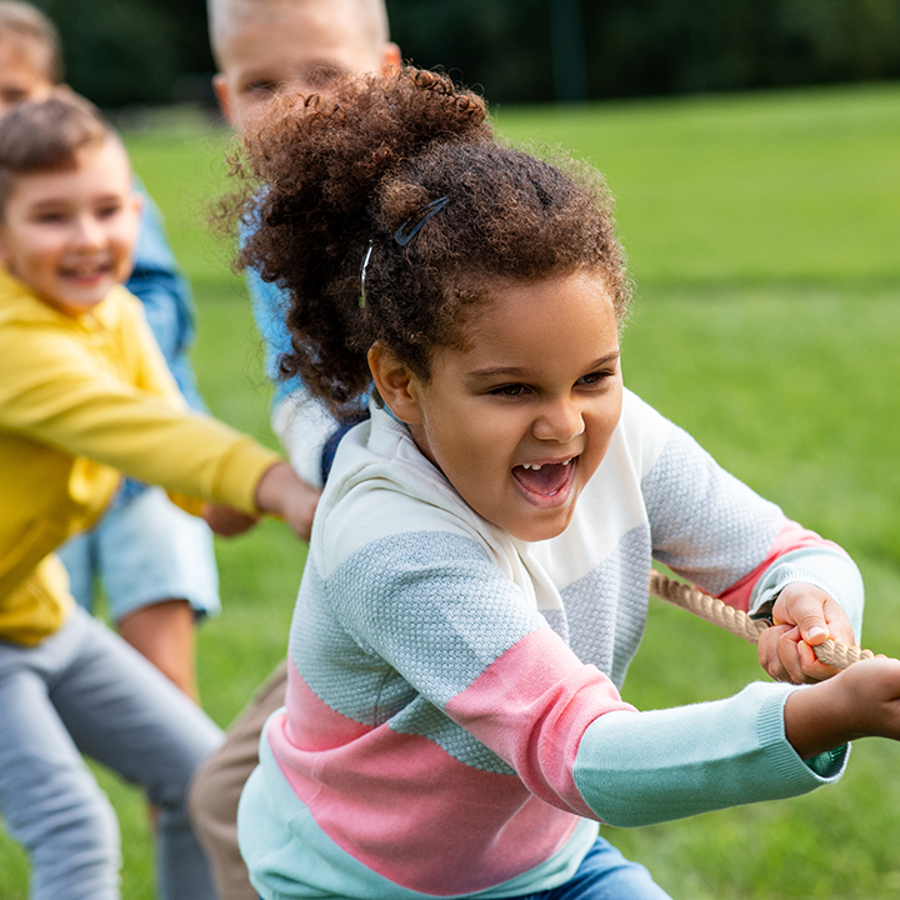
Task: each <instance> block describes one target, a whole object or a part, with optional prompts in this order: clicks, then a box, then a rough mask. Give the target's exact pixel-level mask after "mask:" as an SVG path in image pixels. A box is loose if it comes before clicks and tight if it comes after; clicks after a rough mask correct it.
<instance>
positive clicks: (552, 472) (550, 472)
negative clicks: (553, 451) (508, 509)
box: [512, 457, 578, 498]
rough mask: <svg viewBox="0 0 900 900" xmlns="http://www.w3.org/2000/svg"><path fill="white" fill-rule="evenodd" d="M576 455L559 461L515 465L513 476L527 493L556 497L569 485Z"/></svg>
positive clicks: (575, 463) (573, 471)
mask: <svg viewBox="0 0 900 900" xmlns="http://www.w3.org/2000/svg"><path fill="white" fill-rule="evenodd" d="M577 459H578V457H572V458H571V459H567V460H565V461H563V462H559V463H543V464H537V463H526V464H525V465H521V466H515V467H514V468H513V470H512V474H513V478H515V479H516V481H517V482H518V483H519V486H520V487H522V488H523V489H524V490H525V491H526V492H527V493H528V494H534V495H536V496H538V497H545V498H551V497H556V496H557V495H558V494H559V493H560V492H561V491H563V490H564V488H565V487H566V486H567V485H569V484H570V483H571V481H572V478H573V476H574V474H575V467H576V465H577Z"/></svg>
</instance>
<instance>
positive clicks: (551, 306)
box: [239, 70, 900, 900]
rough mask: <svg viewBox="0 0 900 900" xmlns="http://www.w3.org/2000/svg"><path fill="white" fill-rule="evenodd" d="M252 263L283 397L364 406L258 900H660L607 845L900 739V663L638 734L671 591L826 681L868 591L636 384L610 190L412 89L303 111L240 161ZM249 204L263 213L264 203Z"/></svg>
mask: <svg viewBox="0 0 900 900" xmlns="http://www.w3.org/2000/svg"><path fill="white" fill-rule="evenodd" d="M247 148H248V163H249V169H248V172H249V174H250V175H252V178H251V179H250V183H249V185H248V192H247V194H246V197H245V200H244V205H243V207H242V209H243V215H244V221H245V222H250V223H256V226H257V227H256V229H255V231H254V232H253V234H252V236H251V237H250V239H249V241H248V243H247V244H246V246H245V250H244V251H243V254H242V263H243V264H245V265H251V266H255V267H258V268H259V270H260V271H261V273H262V276H263V278H265V279H268V280H270V281H274V282H276V283H277V284H278V285H279V286H281V287H283V288H285V289H287V290H288V291H289V292H290V296H291V309H290V312H289V315H288V323H289V326H290V327H291V329H292V335H293V337H292V343H293V352H292V353H291V354H289V355H288V356H286V357H285V358H284V359H283V360H282V371H283V373H284V374H285V375H287V376H290V375H293V374H296V373H299V374H300V375H301V376H302V378H303V380H304V383H305V384H307V385H308V386H309V388H310V389H311V390H312V391H314V392H315V393H316V394H317V395H318V396H319V397H321V398H322V400H324V401H325V402H326V403H327V404H328V405H329V406H330V407H331V408H332V409H333V410H334V411H335V412H338V413H339V412H341V410H342V409H348V408H352V406H353V404H354V403H356V402H358V400H359V398H360V396H361V395H364V394H366V393H367V392H369V391H371V390H372V389H373V388H374V395H373V396H374V400H373V402H372V403H371V419H370V421H368V422H366V423H364V424H360V425H358V426H357V427H356V428H354V429H353V430H352V431H350V432H349V434H348V435H347V436H346V437H345V438H344V440H343V442H342V443H341V445H340V447H339V448H338V452H337V455H336V458H335V462H334V468H333V470H332V473H331V476H330V478H329V481H328V483H327V485H326V488H325V491H324V494H323V497H322V499H321V502H320V505H319V507H318V511H317V514H316V519H315V521H314V525H313V535H312V543H311V552H310V558H309V563H308V565H307V569H306V572H305V575H304V578H303V582H302V584H301V587H300V593H299V597H298V600H297V605H296V610H295V615H294V621H293V625H292V629H291V635H290V643H289V659H288V664H289V681H288V691H287V698H286V707H285V708H284V709H283V710H281V711H279V712H277V713H275V714H274V715H273V716H272V717H271V718H270V719H269V721H268V723H267V725H266V728H265V730H264V733H263V739H262V742H261V748H260V759H261V764H260V766H259V768H257V770H256V771H255V772H254V774H253V776H252V777H251V779H250V781H249V782H248V785H247V787H246V789H245V791H244V794H243V797H242V801H241V808H240V813H239V833H240V839H241V849H242V852H243V854H244V856H245V858H246V860H247V861H248V864H249V868H250V871H251V875H252V879H253V883H254V885H255V886H256V887H257V889H258V890H259V891H260V893H261V895H262V896H263V897H264V898H266V900H272V898H276V897H277V898H287V897H298V898H299V897H317V898H322V897H335V898H337V897H341V898H365V900H375V898H378V900H385V898H398V900H400V898H403V900H408V898H415V897H424V896H448V897H450V896H452V897H460V896H466V897H468V896H477V897H479V898H506V897H522V896H526V895H533V894H536V893H539V892H550V893H549V894H548V896H550V895H552V896H554V897H561V896H563V893H564V894H565V896H593V897H604V898H607V897H608V898H630V900H634V898H641V900H643V898H661V897H664V896H665V894H664V893H663V892H662V891H661V890H660V888H658V887H657V886H656V885H655V884H654V883H653V881H652V880H651V879H650V877H649V875H648V874H647V873H646V871H645V870H644V869H642V868H641V867H639V866H636V865H634V864H631V863H629V862H627V861H625V860H624V859H623V858H622V857H621V856H620V855H619V854H618V852H617V851H615V850H614V849H613V848H612V847H611V846H610V845H609V844H608V843H607V842H606V841H604V840H602V839H599V838H598V836H597V821H598V820H599V821H604V822H608V823H611V824H614V825H639V824H643V823H649V822H657V821H661V820H665V819H672V818H676V817H679V816H687V815H692V814H695V813H699V812H702V811H705V810H711V809H716V808H720V807H724V806H728V805H732V804H740V803H747V802H750V801H755V800H763V799H767V798H775V797H786V796H791V795H795V794H799V793H802V792H805V791H808V790H811V789H813V788H815V787H817V786H819V785H821V784H824V783H827V782H831V781H833V780H835V779H836V778H837V777H838V776H839V775H840V773H841V771H842V769H843V766H844V761H845V758H846V755H847V748H846V742H847V741H848V740H849V739H850V738H852V737H854V736H857V735H863V734H887V735H890V736H893V737H897V736H900V715H898V709H897V708H896V707H897V705H898V704H897V701H896V700H895V699H894V698H897V697H900V662H897V661H894V660H875V661H872V662H869V663H864V664H860V665H857V666H854V667H852V668H851V669H848V670H847V671H846V672H843V673H841V674H838V675H835V677H833V678H831V679H830V680H828V681H822V683H820V684H817V685H814V686H810V687H807V688H804V689H800V690H798V689H796V688H794V687H792V686H790V685H786V684H761V683H760V684H753V685H750V686H749V687H748V688H746V689H745V690H744V691H742V692H741V693H740V694H738V695H737V696H735V697H733V698H731V699H727V700H723V701H720V702H716V703H708V704H700V705H696V706H691V707H689V708H678V709H670V710H661V711H654V712H637V711H636V710H635V709H634V708H632V707H631V706H629V704H627V703H626V702H625V701H624V700H623V699H622V698H621V697H620V695H619V689H620V687H621V685H622V682H623V681H624V678H625V673H626V670H627V668H628V664H629V662H630V660H631V659H632V657H633V655H634V653H635V652H636V650H637V647H638V643H639V641H640V637H641V632H642V630H643V627H644V620H645V615H646V609H647V572H648V569H649V566H650V562H651V559H654V558H655V559H659V560H662V561H663V562H665V563H667V564H668V565H670V566H671V567H672V568H673V569H674V570H675V571H677V572H679V573H681V574H682V575H685V576H687V577H688V578H690V580H691V581H693V582H694V583H696V584H698V585H700V586H702V587H703V588H705V589H706V590H708V591H711V592H713V593H715V594H718V595H719V596H722V597H724V598H725V599H726V600H727V601H728V602H729V603H731V604H734V605H736V606H739V607H742V608H750V609H751V610H753V611H763V613H764V614H769V615H771V616H772V618H773V619H774V621H775V622H776V623H777V625H776V627H773V628H771V629H769V631H768V632H767V633H766V635H765V638H764V640H763V643H762V645H761V649H760V656H761V660H762V662H763V664H764V666H765V667H766V669H767V670H768V671H769V673H770V674H772V675H774V676H776V677H778V678H783V679H791V680H794V681H806V680H819V679H824V678H826V677H827V676H829V675H833V674H834V673H833V671H832V670H829V669H826V668H825V667H824V666H822V665H820V664H818V663H817V662H816V661H815V658H814V655H813V652H812V649H811V645H812V644H816V643H820V642H821V641H822V640H824V638H825V637H826V635H827V634H829V633H830V634H831V635H833V636H834V637H835V638H839V639H841V640H846V641H852V640H853V639H854V632H855V631H858V629H859V626H860V620H861V609H862V587H861V582H860V578H859V574H858V572H857V570H856V567H855V566H854V565H853V563H852V562H851V561H850V560H849V559H848V558H847V556H846V554H844V553H843V552H842V551H841V550H840V549H839V548H838V547H836V546H835V545H833V544H830V543H828V542H827V541H824V540H822V539H821V538H819V537H818V536H817V535H815V534H812V533H811V532H808V531H804V530H803V529H801V528H800V527H799V526H798V525H796V524H794V523H792V522H789V521H787V520H786V519H785V517H784V516H783V514H782V513H781V512H780V510H779V509H778V508H777V507H775V506H774V505H772V504H771V503H768V502H766V501H764V500H762V499H760V498H759V497H758V496H756V495H755V494H754V493H753V492H752V491H751V490H749V489H748V488H747V487H745V486H744V485H742V484H740V483H738V482H737V481H736V480H735V479H734V478H732V477H730V476H729V475H727V474H726V473H725V472H723V471H722V470H721V469H720V468H719V467H718V466H717V465H716V464H715V463H714V462H713V460H712V459H710V457H709V456H708V455H706V454H705V453H704V452H703V451H702V450H701V449H700V448H699V447H698V446H697V445H696V444H695V443H694V442H693V440H692V439H691V438H690V437H689V436H688V435H687V434H685V433H684V432H683V431H681V430H679V429H678V428H676V427H675V426H674V425H672V424H670V423H669V422H667V421H666V420H665V419H663V418H662V417H661V416H660V415H659V414H657V413H656V412H654V411H653V410H652V409H650V408H649V407H648V406H647V405H646V404H644V403H642V402H641V400H639V399H638V398H637V397H636V396H634V395H633V394H631V393H629V392H628V391H626V390H625V389H624V388H623V386H622V375H621V368H620V362H619V330H620V327H621V324H622V322H623V319H624V316H625V312H626V309H627V304H628V299H629V297H628V285H627V281H626V278H625V274H624V269H623V263H622V255H621V251H620V248H619V246H618V244H617V242H616V239H615V236H614V232H613V227H612V220H611V217H610V203H609V201H608V198H607V195H606V193H605V191H604V188H603V185H602V183H601V181H600V179H599V176H597V175H596V173H594V172H592V171H590V170H587V169H584V168H580V167H577V166H574V165H570V164H566V166H565V169H563V168H560V167H558V166H554V165H550V164H548V163H546V162H542V161H540V160H537V159H534V158H532V157H531V156H529V155H526V154H524V153H522V152H518V151H516V150H513V149H508V148H507V147H505V146H502V145H501V144H500V143H499V142H498V141H496V140H495V139H494V138H493V137H492V134H491V131H490V128H489V125H488V123H487V119H486V112H485V108H484V105H483V103H482V101H481V100H480V99H479V98H477V97H476V96H474V95H472V94H470V93H468V92H465V91H457V90H455V89H454V87H453V86H452V84H451V83H450V82H449V81H448V80H447V79H445V78H443V77H441V76H437V75H434V74H430V73H425V72H420V71H415V70H404V71H403V72H401V73H400V74H399V75H397V76H396V77H392V78H386V79H381V78H375V77H373V78H371V79H369V80H366V81H363V82H358V81H357V82H350V81H348V82H345V83H343V84H341V85H340V87H338V88H336V90H335V93H334V94H333V95H331V94H329V96H328V99H327V100H326V99H325V98H322V97H319V98H315V97H314V98H304V97H300V96H295V97H285V98H283V99H282V100H281V101H279V102H278V103H277V105H276V106H275V108H274V109H273V111H272V114H271V116H270V117H269V118H268V120H267V123H266V124H264V125H263V126H262V128H261V129H260V131H259V133H258V134H256V135H255V136H252V137H251V138H250V139H249V141H248V142H247ZM260 183H261V184H262V185H263V187H262V188H260Z"/></svg>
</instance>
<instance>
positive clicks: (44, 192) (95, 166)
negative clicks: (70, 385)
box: [0, 137, 140, 315]
mask: <svg viewBox="0 0 900 900" xmlns="http://www.w3.org/2000/svg"><path fill="white" fill-rule="evenodd" d="M139 209H140V201H139V200H138V198H137V197H136V195H135V193H134V191H133V189H132V185H131V167H130V166H129V163H128V157H127V155H126V153H125V149H124V147H123V146H122V145H121V143H120V142H119V141H118V140H117V139H115V138H113V137H108V138H106V140H105V141H104V142H103V143H102V144H99V145H90V146H87V147H83V148H82V149H81V150H79V151H78V152H77V153H76V165H75V168H73V169H66V170H63V171H50V172H35V173H29V174H24V175H19V176H17V177H16V179H15V183H14V184H13V188H12V191H11V193H10V195H9V198H8V200H7V203H6V208H5V209H4V210H3V216H2V222H0V260H2V262H3V264H4V265H5V267H6V268H7V269H8V270H9V271H10V272H11V273H12V274H13V275H15V276H16V277H17V278H19V279H20V280H21V281H23V282H25V283H26V284H27V285H28V286H29V287H31V288H32V289H33V290H34V291H35V292H36V293H37V294H38V295H39V296H40V297H41V299H43V300H44V301H46V302H47V303H49V304H50V305H51V306H54V307H56V308H57V309H59V310H61V311H62V312H65V313H67V314H69V315H79V314H80V313H83V312H86V311H88V310H89V309H91V308H92V307H93V306H96V305H97V304H98V303H100V301H101V300H103V298H104V297H106V295H107V294H108V293H109V291H110V290H111V289H112V287H113V286H114V285H115V284H118V283H121V282H123V281H124V280H125V279H126V278H127V277H128V275H129V274H130V273H131V267H132V251H133V248H134V243H135V240H136V238H137V229H138V213H139Z"/></svg>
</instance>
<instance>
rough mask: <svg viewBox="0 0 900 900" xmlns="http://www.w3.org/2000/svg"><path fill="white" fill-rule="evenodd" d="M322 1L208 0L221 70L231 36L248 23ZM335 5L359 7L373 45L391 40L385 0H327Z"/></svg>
mask: <svg viewBox="0 0 900 900" xmlns="http://www.w3.org/2000/svg"><path fill="white" fill-rule="evenodd" d="M322 2H323V0H207V4H206V6H207V16H208V19H209V42H210V45H211V47H212V51H213V56H214V57H215V59H216V64H217V65H218V66H219V68H220V69H221V67H222V60H223V58H224V56H225V55H226V48H227V47H228V45H229V43H230V41H231V39H232V35H233V34H234V33H235V31H237V30H238V29H239V28H240V27H241V25H243V24H244V23H245V22H248V21H250V20H253V21H255V22H258V21H259V20H260V19H261V18H265V17H270V18H273V19H274V18H278V17H279V16H281V15H284V14H285V13H291V12H294V11H295V10H300V9H303V8H304V7H307V6H312V5H314V4H320V3H322ZM328 2H330V3H332V4H337V3H343V4H347V5H351V6H353V7H355V8H356V10H357V12H358V14H359V16H360V18H361V19H362V20H363V21H365V22H366V23H367V26H368V27H369V28H370V29H371V36H372V43H373V45H379V46H380V45H381V44H385V43H387V41H388V40H390V36H389V32H388V16H387V9H386V8H385V5H384V0H328Z"/></svg>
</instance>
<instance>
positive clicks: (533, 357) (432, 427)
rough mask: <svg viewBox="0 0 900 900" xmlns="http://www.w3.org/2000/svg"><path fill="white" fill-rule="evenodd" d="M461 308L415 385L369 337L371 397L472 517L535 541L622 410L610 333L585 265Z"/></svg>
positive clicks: (597, 458) (561, 516) (610, 321)
mask: <svg viewBox="0 0 900 900" xmlns="http://www.w3.org/2000/svg"><path fill="white" fill-rule="evenodd" d="M486 293H487V295H488V298H489V299H487V300H486V301H485V302H484V303H483V304H482V305H478V306H476V307H474V308H473V309H472V312H471V314H470V319H469V323H468V324H467V326H466V327H465V328H464V332H463V338H464V345H465V346H464V347H462V348H461V349H460V348H454V347H439V348H437V349H436V350H435V351H434V353H433V355H432V362H431V372H430V377H429V378H428V380H427V381H422V380H421V379H419V378H418V377H416V376H415V375H414V374H412V373H411V372H410V371H409V370H408V369H407V368H406V367H405V366H403V365H402V364H401V363H399V362H398V361H397V360H396V359H395V358H394V357H392V356H391V354H390V353H389V352H387V351H384V350H383V349H382V348H380V347H379V346H378V345H376V347H374V348H373V350H372V351H371V352H370V364H371V366H372V370H373V373H374V376H375V382H376V385H377V386H378V389H379V393H380V394H381V396H382V398H383V399H384V400H385V401H386V402H387V404H388V405H389V406H390V407H391V409H392V410H393V412H394V413H395V414H396V415H397V417H398V418H400V419H401V420H402V421H404V422H406V423H407V424H408V425H409V428H410V432H411V434H412V436H413V439H414V440H415V442H416V444H417V445H418V447H419V449H420V450H421V451H422V453H423V454H425V456H427V457H428V459H429V460H430V461H431V462H433V463H434V464H435V465H436V466H437V467H438V468H439V469H440V470H441V471H442V472H443V473H444V475H445V476H446V477H447V479H448V480H449V481H450V483H451V484H452V485H453V487H454V488H456V490H457V491H458V492H459V494H460V495H461V496H462V498H463V499H464V500H465V501H466V502H467V503H468V504H469V506H471V507H472V509H474V510H475V511H476V512H477V513H478V514H479V515H481V516H482V517H483V518H485V519H487V520H488V521H489V522H492V523H493V524H494V525H497V526H499V527H501V528H504V529H505V530H507V531H508V532H509V533H510V534H512V535H513V536H514V537H517V538H520V539H522V540H527V541H540V540H546V539H548V538H552V537H555V536H556V535H558V534H560V533H561V532H562V531H563V530H564V529H565V528H566V526H567V525H568V524H569V522H570V521H571V518H572V514H573V512H574V509H575V503H576V501H577V499H578V497H579V495H580V494H581V491H582V490H583V489H584V486H585V485H586V484H587V482H588V481H589V480H590V478H591V476H592V475H593V474H594V472H595V471H596V470H597V467H598V466H599V465H600V462H601V461H602V459H603V457H604V455H605V454H606V451H607V449H608V448H609V444H610V441H611V439H612V435H613V432H614V431H615V428H616V425H617V423H618V421H619V415H620V413H621V409H622V374H621V368H620V365H619V336H618V328H617V321H616V316H615V312H614V309H613V303H612V300H611V298H610V296H609V294H608V292H607V291H606V288H605V286H604V284H603V281H602V279H601V278H600V276H599V275H597V274H596V273H591V272H577V273H575V274H572V275H566V276H561V277H551V278H547V279H544V280H541V281H536V282H500V283H498V284H497V285H496V287H492V288H491V289H490V290H489V291H487V292H486Z"/></svg>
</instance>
